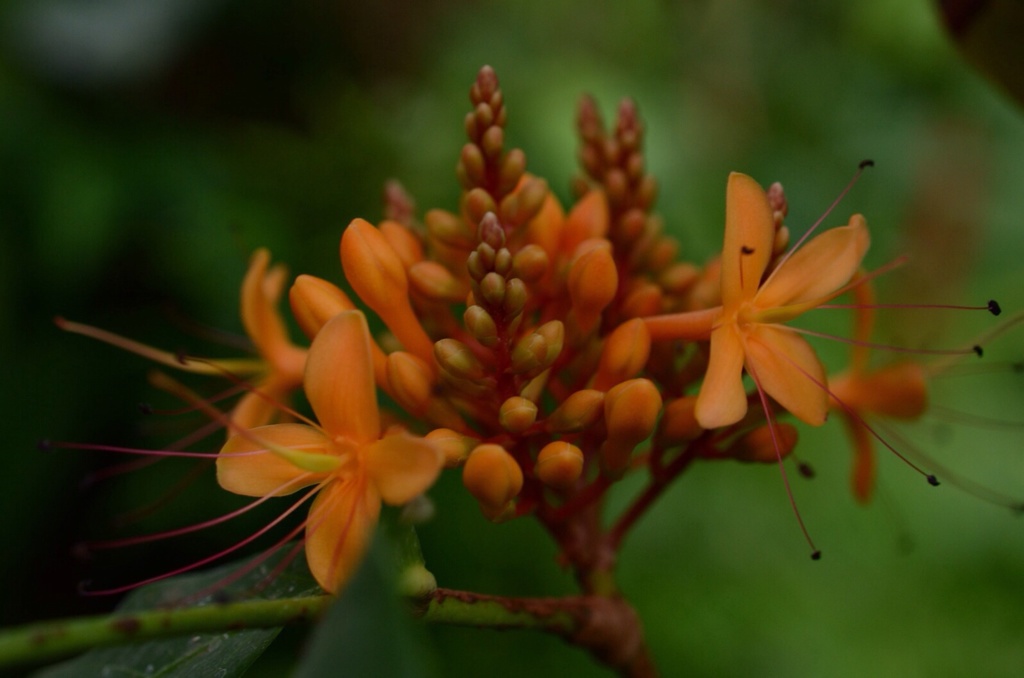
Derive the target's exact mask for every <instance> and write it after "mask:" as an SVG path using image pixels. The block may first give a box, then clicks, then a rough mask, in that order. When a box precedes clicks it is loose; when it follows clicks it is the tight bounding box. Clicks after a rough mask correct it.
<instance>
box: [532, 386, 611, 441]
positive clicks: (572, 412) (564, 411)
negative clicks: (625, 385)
mask: <svg viewBox="0 0 1024 678" xmlns="http://www.w3.org/2000/svg"><path fill="white" fill-rule="evenodd" d="M604 399H605V395H604V392H602V391H597V390H594V389H585V390H582V391H576V392H575V393H573V394H572V395H570V396H569V397H568V398H566V399H565V402H563V403H562V404H561V405H559V406H558V407H557V408H556V409H555V411H554V412H552V413H551V414H550V415H549V416H548V418H547V419H546V420H545V422H544V424H545V427H546V428H547V430H549V431H551V432H552V433H575V432H577V431H582V430H584V429H586V428H587V427H589V426H590V425H592V424H594V423H595V422H597V421H598V420H600V419H601V417H602V416H603V415H604Z"/></svg>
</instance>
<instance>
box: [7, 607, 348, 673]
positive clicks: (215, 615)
mask: <svg viewBox="0 0 1024 678" xmlns="http://www.w3.org/2000/svg"><path fill="white" fill-rule="evenodd" d="M331 601H332V598H331V597H330V596H310V597H307V598H284V599H280V600H249V601H244V602H239V603H226V604H222V605H205V606H203V607H190V608H179V609H167V610H147V611H145V612H132V613H116V614H111V615H101V616H94V617H77V618H71V619H58V620H54V621H45V622H39V623H37V624H29V625H26V626H21V627H16V628H12V629H6V630H4V631H0V667H7V666H14V665H19V664H26V663H43V662H46V661H51V660H54V659H57V658H60V657H63V656H65V655H70V654H74V653H77V652H83V651H85V650H89V649H92V648H95V647H107V646H110V645H119V644H123V643H134V642H139V641H144V640H153V639H157V638H169V637H174V636H185V635H190V634H194V633H204V632H217V633H221V632H224V631H241V630H247V629H265V628H274V627H277V626H284V625H286V624H297V623H302V622H309V621H312V620H314V619H316V618H317V617H318V616H319V615H320V614H321V613H322V612H323V611H324V610H325V609H326V608H327V606H328V605H329V604H330V603H331Z"/></svg>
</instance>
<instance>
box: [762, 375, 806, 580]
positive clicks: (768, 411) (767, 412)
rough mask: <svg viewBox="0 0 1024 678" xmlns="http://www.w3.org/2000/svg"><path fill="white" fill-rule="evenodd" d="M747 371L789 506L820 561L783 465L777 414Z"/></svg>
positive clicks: (766, 396)
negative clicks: (755, 392) (759, 401)
mask: <svg viewBox="0 0 1024 678" xmlns="http://www.w3.org/2000/svg"><path fill="white" fill-rule="evenodd" d="M747 371H748V372H749V373H750V377H751V378H752V379H753V380H754V386H755V387H756V388H757V395H758V397H760V399H761V407H762V409H764V416H765V419H767V420H768V432H769V433H770V434H771V437H772V445H773V446H774V447H775V456H776V458H777V460H778V463H779V473H780V474H781V475H782V482H783V484H784V485H785V486H786V496H787V497H788V498H789V505H790V506H791V507H792V509H793V515H795V516H796V522H797V523H798V524H799V525H800V531H801V532H803V533H804V539H805V540H806V541H807V544H808V545H809V546H810V547H811V560H819V559H820V558H821V550H819V549H818V547H817V546H815V545H814V540H813V539H811V533H810V532H809V531H808V530H807V526H806V525H805V524H804V518H803V516H802V515H801V514H800V509H799V508H798V507H797V505H796V497H794V496H793V488H792V486H791V485H790V483H789V474H788V473H786V466H785V465H784V464H783V463H782V449H781V447H780V446H779V439H778V436H777V434H776V432H775V414H774V413H773V412H772V407H771V404H770V403H769V402H768V395H767V394H766V393H765V392H764V389H763V388H761V380H760V379H758V378H757V373H756V372H755V371H754V370H753V369H751V367H750V365H748V366H747Z"/></svg>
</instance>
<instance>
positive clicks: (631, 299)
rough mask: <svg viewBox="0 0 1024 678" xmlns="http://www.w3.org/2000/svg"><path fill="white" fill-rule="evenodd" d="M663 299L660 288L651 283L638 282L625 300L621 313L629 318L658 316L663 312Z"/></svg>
mask: <svg viewBox="0 0 1024 678" xmlns="http://www.w3.org/2000/svg"><path fill="white" fill-rule="evenodd" d="M662 298H663V294H662V291H661V288H660V287H658V286H657V285H655V284H654V283H650V282H643V281H641V282H638V283H637V284H635V285H633V286H632V289H631V290H630V291H629V294H628V295H626V298H625V300H623V302H622V308H621V313H622V315H623V316H625V317H627V318H643V317H644V316H648V315H657V314H659V313H661V310H662Z"/></svg>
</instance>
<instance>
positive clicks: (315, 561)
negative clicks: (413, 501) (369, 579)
mask: <svg viewBox="0 0 1024 678" xmlns="http://www.w3.org/2000/svg"><path fill="white" fill-rule="evenodd" d="M379 516H380V497H378V496H377V493H376V490H374V489H373V486H372V484H371V483H370V480H369V479H368V478H366V477H365V476H363V475H361V474H354V475H351V476H348V477H347V478H345V479H343V480H338V481H335V482H333V483H330V484H329V485H328V486H327V487H325V488H324V489H323V490H321V491H320V494H319V495H317V498H316V500H314V502H313V506H312V507H310V509H309V520H308V522H307V523H306V560H307V561H308V562H309V570H310V572H312V573H313V577H314V578H316V581H317V583H318V584H320V587H321V588H322V589H324V590H325V591H327V592H328V593H337V592H338V591H339V590H341V588H342V587H343V586H344V585H345V583H346V582H347V581H348V580H349V579H350V578H351V577H352V575H353V574H354V573H355V571H356V568H357V567H358V566H359V562H360V561H361V560H362V558H363V555H364V554H365V553H366V549H367V546H369V543H370V538H371V537H372V536H373V530H374V528H375V527H376V525H377V519H378V517H379Z"/></svg>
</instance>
